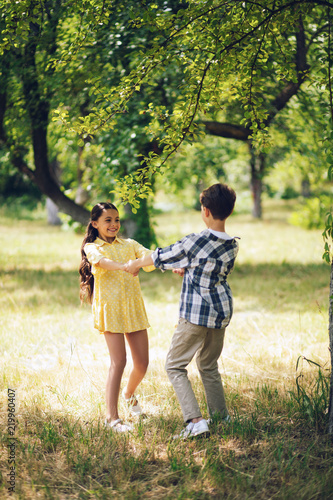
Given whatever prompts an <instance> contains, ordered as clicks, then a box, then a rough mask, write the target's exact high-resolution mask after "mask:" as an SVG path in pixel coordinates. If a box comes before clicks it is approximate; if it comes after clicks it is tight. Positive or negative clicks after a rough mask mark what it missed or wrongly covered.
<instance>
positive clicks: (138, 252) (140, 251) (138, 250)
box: [133, 240, 156, 273]
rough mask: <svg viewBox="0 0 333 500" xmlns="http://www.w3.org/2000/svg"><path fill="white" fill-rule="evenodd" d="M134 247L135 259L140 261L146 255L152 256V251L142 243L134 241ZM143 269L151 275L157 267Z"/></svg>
mask: <svg viewBox="0 0 333 500" xmlns="http://www.w3.org/2000/svg"><path fill="white" fill-rule="evenodd" d="M133 245H134V252H135V257H136V258H137V259H140V257H145V256H146V255H151V254H152V253H153V252H152V250H149V249H148V248H146V247H144V246H143V245H141V243H138V242H137V241H135V240H133ZM142 269H143V270H144V271H146V272H147V273H150V272H151V271H154V270H155V269H156V267H155V266H153V265H152V266H146V267H143V268H142Z"/></svg>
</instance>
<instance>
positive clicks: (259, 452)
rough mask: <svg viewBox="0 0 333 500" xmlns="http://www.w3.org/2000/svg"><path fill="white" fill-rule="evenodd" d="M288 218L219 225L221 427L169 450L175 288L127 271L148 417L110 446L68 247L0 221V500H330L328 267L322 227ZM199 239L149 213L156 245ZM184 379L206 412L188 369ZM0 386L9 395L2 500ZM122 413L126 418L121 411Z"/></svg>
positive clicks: (176, 419)
mask: <svg viewBox="0 0 333 500" xmlns="http://www.w3.org/2000/svg"><path fill="white" fill-rule="evenodd" d="M290 209H291V203H290V202H283V203H282V202H266V206H265V216H264V219H263V220H262V221H254V220H252V218H251V217H250V216H249V215H246V214H245V215H244V214H239V215H237V214H235V215H233V216H232V217H231V219H230V221H229V223H228V226H227V231H228V232H229V233H230V234H236V235H239V236H240V237H241V241H240V253H239V257H238V261H237V265H236V268H235V270H234V272H233V273H232V275H231V276H230V280H229V281H230V284H231V287H232V289H233V293H234V299H235V311H234V317H233V319H232V322H231V324H230V326H229V327H228V329H227V335H226V341H225V347H224V350H223V355H222V358H221V364H220V370H221V374H222V377H223V381H224V385H225V390H226V397H227V403H228V406H229V409H230V413H231V415H232V423H231V424H230V425H227V426H223V425H222V424H221V423H219V422H218V421H215V422H214V423H213V425H212V435H211V438H210V439H208V440H200V439H198V440H195V441H193V442H178V441H173V440H171V439H170V436H171V435H172V434H174V433H178V432H179V430H180V429H181V427H182V418H181V412H180V408H179V404H178V402H177V400H176V398H175V395H174V392H173V389H172V387H171V386H170V384H169V382H168V380H167V377H166V374H165V372H164V360H165V355H166V351H167V349H168V346H169V344H170V340H171V336H172V333H173V330H174V325H175V324H176V323H177V319H178V316H177V313H178V298H179V292H180V287H181V280H180V279H179V277H178V276H175V275H173V274H172V273H168V272H167V273H160V272H159V271H155V272H154V273H150V274H146V273H142V274H141V277H140V279H141V284H142V289H143V294H144V297H145V303H146V308H147V312H148V316H149V319H150V323H151V328H150V331H149V336H150V358H151V361H150V367H149V371H148V373H147V376H146V377H145V379H144V381H143V383H142V384H141V386H140V400H141V402H142V405H143V407H144V409H145V411H146V418H145V419H143V420H141V421H140V422H139V423H138V424H137V425H135V428H134V431H133V434H131V435H129V436H126V437H125V436H118V435H113V434H112V433H110V432H107V430H105V429H104V428H103V425H102V424H103V417H104V411H105V404H104V383H105V377H106V372H107V368H108V355H107V349H106V345H105V341H104V339H103V336H100V335H98V334H96V333H94V331H93V330H92V327H91V314H90V308H89V307H88V306H84V307H81V306H80V304H79V300H78V273H77V268H78V263H79V259H80V255H79V248H80V244H81V240H82V236H79V235H77V234H74V233H72V232H66V231H64V230H63V229H60V228H50V227H48V226H47V225H46V224H45V223H44V222H43V221H42V220H40V218H35V219H34V218H33V217H32V218H31V219H30V220H29V221H27V220H17V219H15V220H13V219H11V218H8V217H6V214H2V217H1V222H0V229H1V231H0V263H1V264H0V269H1V274H0V318H1V321H0V341H1V351H0V353H1V354H0V359H1V363H0V375H1V379H0V380H1V424H0V425H1V442H2V451H1V486H0V497H1V498H9V497H11V498H13V497H14V498H19V499H24V500H26V499H36V498H43V499H44V498H47V499H76V498H78V499H110V498H112V499H113V498H115V499H126V500H127V499H139V498H140V499H141V498H147V499H149V498H153V499H160V498H161V499H162V498H163V499H164V498H165V499H211V498H213V499H214V498H215V499H222V498H223V499H233V500H234V499H270V498H278V499H294V498H297V499H305V500H308V499H329V498H333V451H332V444H331V441H330V439H329V438H328V437H327V435H326V420H327V415H326V409H327V404H328V401H327V398H328V375H329V351H328V333H327V326H328V311H327V306H328V295H329V266H327V265H325V264H324V263H323V262H322V260H321V255H322V240H321V235H320V231H305V230H303V229H300V228H296V227H293V226H290V225H289V224H288V223H287V222H286V221H287V219H288V215H289V213H290ZM202 228H203V226H202V222H201V220H200V214H198V213H196V212H192V211H188V212H185V213H182V214H181V217H179V212H178V213H177V212H176V213H164V214H161V215H159V216H157V217H156V231H157V234H158V238H159V241H160V242H161V244H162V245H165V244H168V243H171V242H172V241H174V240H175V239H177V238H179V237H181V236H182V235H183V234H186V233H188V232H192V231H199V230H201V229H202ZM318 365H319V366H320V367H321V368H319V366H318ZM296 366H297V369H296ZM189 373H190V377H191V379H192V381H193V385H194V389H195V391H196V393H197V396H198V399H199V400H200V404H201V406H202V408H203V413H204V416H208V415H207V411H206V407H205V400H204V394H203V390H202V386H201V383H200V381H199V380H198V377H197V373H196V370H195V365H194V364H192V363H191V365H190V366H189ZM127 374H128V369H127V371H126V373H125V377H126V376H127ZM8 388H9V389H13V390H15V397H16V399H15V410H16V411H15V423H16V427H15V431H14V436H13V437H15V447H14V451H15V470H14V473H15V493H14V494H11V493H10V492H9V491H8V485H9V483H8V479H10V476H8V474H10V472H11V470H10V464H9V463H8V460H9V457H10V448H9V447H8V446H9V444H10V443H12V442H13V441H11V436H10V434H9V431H8V429H9V426H8V415H9V413H8V412H7V405H8ZM121 412H122V414H123V415H124V416H127V415H126V409H125V408H123V407H122V405H121ZM127 417H128V419H129V418H130V417H129V416H127ZM12 473H13V471H12ZM12 477H13V476H12Z"/></svg>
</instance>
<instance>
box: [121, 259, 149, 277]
mask: <svg viewBox="0 0 333 500" xmlns="http://www.w3.org/2000/svg"><path fill="white" fill-rule="evenodd" d="M125 265H126V269H125V271H127V272H128V273H131V274H135V275H137V274H138V272H139V271H140V269H141V267H148V266H153V265H154V262H153V258H152V256H151V254H149V255H145V256H143V257H140V259H136V260H130V261H128V262H127V264H125Z"/></svg>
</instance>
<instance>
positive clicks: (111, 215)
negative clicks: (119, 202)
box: [92, 208, 120, 243]
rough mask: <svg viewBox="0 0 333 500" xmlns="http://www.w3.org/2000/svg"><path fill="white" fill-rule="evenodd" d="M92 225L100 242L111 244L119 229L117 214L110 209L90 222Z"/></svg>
mask: <svg viewBox="0 0 333 500" xmlns="http://www.w3.org/2000/svg"><path fill="white" fill-rule="evenodd" d="M92 225H93V227H94V228H95V229H97V231H98V236H99V237H100V238H101V239H102V240H104V241H107V242H108V243H112V242H113V240H114V239H115V237H116V236H117V234H118V232H119V229H120V219H119V213H118V211H117V210H114V209H111V208H109V209H107V210H104V211H103V213H102V215H101V216H100V217H99V219H97V220H95V221H92Z"/></svg>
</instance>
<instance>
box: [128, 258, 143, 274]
mask: <svg viewBox="0 0 333 500" xmlns="http://www.w3.org/2000/svg"><path fill="white" fill-rule="evenodd" d="M140 269H141V267H140V266H139V265H138V262H137V260H129V261H128V262H126V264H125V265H124V271H126V272H127V273H130V274H132V275H133V276H137V275H138V274H139V271H140Z"/></svg>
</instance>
